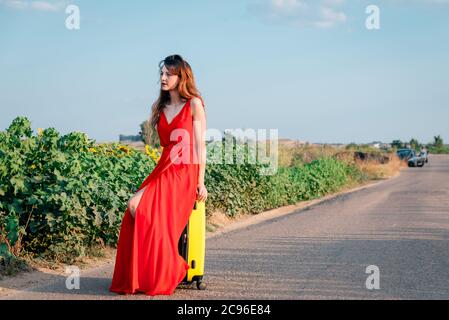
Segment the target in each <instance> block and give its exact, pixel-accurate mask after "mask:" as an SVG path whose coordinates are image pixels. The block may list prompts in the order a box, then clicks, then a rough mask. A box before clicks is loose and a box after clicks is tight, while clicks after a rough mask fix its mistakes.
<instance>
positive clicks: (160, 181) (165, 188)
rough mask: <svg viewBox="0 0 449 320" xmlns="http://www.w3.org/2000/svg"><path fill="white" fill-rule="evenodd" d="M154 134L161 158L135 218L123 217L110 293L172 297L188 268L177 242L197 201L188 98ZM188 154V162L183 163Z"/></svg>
mask: <svg viewBox="0 0 449 320" xmlns="http://www.w3.org/2000/svg"><path fill="white" fill-rule="evenodd" d="M178 129H180V130H178ZM157 131H158V134H159V138H160V142H161V145H162V146H163V151H162V155H161V158H160V159H159V162H158V164H157V165H156V167H155V168H154V170H153V171H152V172H151V173H150V174H149V176H148V177H147V178H146V179H145V180H144V181H143V183H142V185H141V186H140V188H139V190H141V189H142V188H145V187H146V189H145V190H144V192H143V194H142V198H141V200H140V202H139V204H138V206H137V209H136V212H135V218H133V217H132V216H131V213H130V212H129V209H128V208H127V209H126V212H125V215H124V217H123V220H122V225H121V228H120V234H119V239H118V247H117V256H116V262H115V269H114V275H113V278H112V284H111V287H110V288H109V290H110V291H112V292H116V293H120V294H133V293H136V292H141V293H145V294H146V295H151V296H154V295H171V294H173V292H174V291H175V289H176V287H177V286H178V285H179V284H180V282H181V281H182V280H183V279H184V277H185V276H186V273H187V270H188V269H189V264H188V263H187V262H186V261H185V260H184V258H183V257H182V256H181V255H180V254H179V252H178V241H179V238H180V236H181V233H182V231H183V230H184V227H185V226H186V224H187V222H188V220H189V217H190V214H191V213H192V210H193V206H194V204H195V200H196V197H197V190H196V187H197V183H198V173H199V164H198V161H194V159H195V158H194V152H195V150H194V146H195V139H194V131H193V117H192V115H191V108H190V100H188V101H187V102H186V103H185V104H184V106H183V107H182V109H181V111H179V112H178V114H177V115H176V116H175V117H174V118H173V120H172V121H171V122H170V123H168V120H167V118H166V116H165V113H164V112H162V113H161V116H160V119H159V122H158V125H157ZM171 135H172V138H171V139H170V136H171ZM170 153H172V156H170ZM187 155H189V156H190V158H189V159H190V161H186V160H185V159H188V158H186V156H187ZM181 159H184V161H181Z"/></svg>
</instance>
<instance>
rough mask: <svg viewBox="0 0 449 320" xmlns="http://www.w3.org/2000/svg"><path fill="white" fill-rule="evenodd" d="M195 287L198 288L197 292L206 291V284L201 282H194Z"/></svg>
mask: <svg viewBox="0 0 449 320" xmlns="http://www.w3.org/2000/svg"><path fill="white" fill-rule="evenodd" d="M196 287H197V288H198V290H206V287H207V286H206V283H205V282H203V281H197V282H196Z"/></svg>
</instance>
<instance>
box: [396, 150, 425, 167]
mask: <svg viewBox="0 0 449 320" xmlns="http://www.w3.org/2000/svg"><path fill="white" fill-rule="evenodd" d="M397 155H398V157H399V159H401V160H403V161H407V164H408V166H409V167H422V166H424V163H425V161H426V160H425V158H424V157H421V156H420V155H417V154H416V151H415V150H413V149H409V148H404V149H399V150H398V151H397Z"/></svg>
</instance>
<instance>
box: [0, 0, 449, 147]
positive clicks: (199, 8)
mask: <svg viewBox="0 0 449 320" xmlns="http://www.w3.org/2000/svg"><path fill="white" fill-rule="evenodd" d="M69 4H75V5H77V6H78V7H79V9H80V14H81V22H80V30H68V29H67V28H66V27H65V20H66V17H67V14H66V13H65V8H66V7H67V5H69ZM369 4H375V5H377V6H378V7H379V8H380V26H381V28H380V30H371V31H370V30H368V29H367V28H365V20H366V18H367V14H366V13H365V9H366V7H367V6H368V5H369ZM448 40H449V0H408V1H407V0H378V1H374V0H370V1H364V0H352V1H350V0H310V1H307V0H238V1H237V0H235V1H205V0H203V1H143V0H142V1H138V0H134V1H118V0H117V1H105V0H101V1H100V0H95V1H93V0H89V1H87V0H79V1H22V0H0V115H1V117H0V130H4V129H5V128H7V127H8V125H9V124H10V123H11V121H12V120H13V119H14V118H15V117H17V116H19V115H22V116H26V117H28V118H29V119H30V120H31V121H32V126H33V129H35V130H36V129H37V128H48V127H55V128H56V129H58V130H59V131H60V132H61V133H62V134H65V133H68V132H71V131H81V132H85V133H87V134H88V135H89V137H90V138H93V139H96V140H97V141H99V142H100V141H115V140H118V136H119V134H126V135H128V134H129V135H131V134H137V133H138V131H139V124H140V123H141V122H142V121H143V120H144V119H146V118H148V117H149V115H150V107H151V104H152V102H153V101H154V100H155V99H156V98H157V95H158V92H159V85H158V80H159V78H158V77H159V74H158V67H157V65H158V63H159V61H160V60H162V59H163V58H164V57H166V56H167V55H170V54H174V53H177V54H181V55H182V56H183V57H184V58H185V59H186V60H188V61H189V63H190V64H191V66H192V68H193V71H194V73H195V77H196V81H197V85H198V87H199V90H200V91H201V93H202V95H203V97H204V99H205V102H206V110H207V119H208V127H209V128H217V129H219V130H224V129H227V128H231V129H237V128H242V129H244V128H254V129H263V128H265V129H270V128H277V129H278V130H279V136H280V137H282V138H293V139H300V140H306V141H311V142H343V143H349V142H358V143H364V142H371V141H374V140H381V141H385V142H391V141H392V140H393V139H402V140H409V139H410V138H411V137H415V138H418V139H419V140H420V141H423V142H430V141H431V140H432V139H433V136H434V135H437V134H440V135H441V136H442V137H443V138H444V140H445V142H449V125H448V120H449V90H448V87H449V60H448V57H449V41H448Z"/></svg>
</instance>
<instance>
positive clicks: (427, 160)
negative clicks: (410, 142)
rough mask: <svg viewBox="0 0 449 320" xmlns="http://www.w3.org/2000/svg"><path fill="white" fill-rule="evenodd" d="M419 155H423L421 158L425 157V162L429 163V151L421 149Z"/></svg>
mask: <svg viewBox="0 0 449 320" xmlns="http://www.w3.org/2000/svg"><path fill="white" fill-rule="evenodd" d="M419 156H420V157H421V158H423V159H424V162H425V163H428V162H429V153H428V152H427V151H424V150H423V151H421V152H420V153H419Z"/></svg>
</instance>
